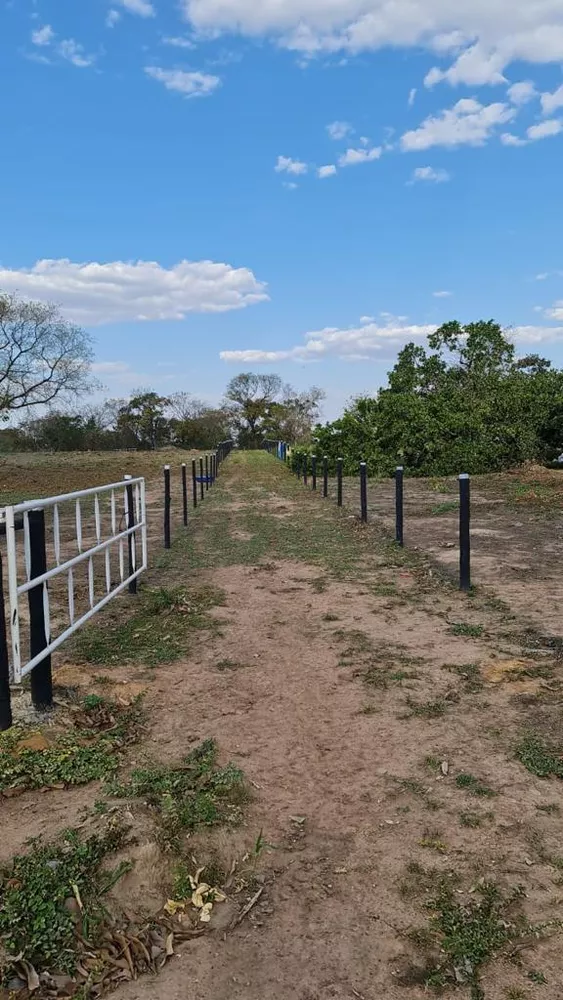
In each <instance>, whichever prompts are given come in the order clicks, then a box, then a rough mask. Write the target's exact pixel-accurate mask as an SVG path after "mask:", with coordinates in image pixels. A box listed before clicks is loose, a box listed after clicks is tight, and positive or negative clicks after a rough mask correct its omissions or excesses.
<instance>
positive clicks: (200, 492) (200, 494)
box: [199, 458, 204, 500]
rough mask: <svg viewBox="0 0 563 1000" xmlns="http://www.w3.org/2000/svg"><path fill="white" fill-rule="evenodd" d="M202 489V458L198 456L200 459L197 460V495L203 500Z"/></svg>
mask: <svg viewBox="0 0 563 1000" xmlns="http://www.w3.org/2000/svg"><path fill="white" fill-rule="evenodd" d="M203 491H204V485H203V458H200V460H199V497H200V500H203Z"/></svg>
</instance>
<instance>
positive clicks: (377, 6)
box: [181, 0, 563, 86]
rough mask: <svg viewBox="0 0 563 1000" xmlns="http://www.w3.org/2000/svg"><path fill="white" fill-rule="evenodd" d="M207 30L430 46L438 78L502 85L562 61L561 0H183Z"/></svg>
mask: <svg viewBox="0 0 563 1000" xmlns="http://www.w3.org/2000/svg"><path fill="white" fill-rule="evenodd" d="M181 6H182V7H183V10H184V13H185V17H186V19H187V20H188V21H190V22H191V24H192V26H193V27H194V28H195V29H196V30H199V31H204V32H209V31H212V32H226V33H228V32H237V33H240V34H244V35H247V36H251V37H256V36H269V37H271V38H274V39H275V40H276V41H278V42H279V43H281V44H282V45H285V46H287V47H288V48H290V49H294V50H297V51H299V52H301V53H304V54H306V55H307V56H314V55H316V54H322V53H327V52H328V53H335V52H338V51H345V52H348V53H352V54H354V53H357V52H361V51H365V50H376V49H381V48H384V47H402V48H419V47H421V46H422V47H425V48H426V49H428V50H430V51H433V52H435V53H437V54H439V55H440V56H443V57H452V58H453V63H452V64H451V65H450V66H447V65H446V66H445V67H438V66H437V67H435V73H434V74H433V77H432V83H433V84H435V83H437V82H439V81H440V80H445V81H447V82H449V83H451V84H455V83H466V84H469V85H471V86H474V85H481V84H485V83H499V82H501V81H502V80H503V79H504V72H505V70H506V67H507V66H509V65H510V64H511V63H514V62H517V61H519V62H528V63H538V64H546V63H560V62H561V61H562V60H563V4H562V3H561V0H544V2H536V3H532V2H530V0H489V2H487V3H476V2H475V0H458V2H457V3H455V4H452V3H444V0H394V2H393V3H390V2H389V0H262V2H261V3H256V0H181Z"/></svg>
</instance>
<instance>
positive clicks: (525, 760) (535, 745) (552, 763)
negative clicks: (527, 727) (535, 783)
mask: <svg viewBox="0 0 563 1000" xmlns="http://www.w3.org/2000/svg"><path fill="white" fill-rule="evenodd" d="M515 755H516V760H519V761H520V763H521V764H523V765H524V767H526V768H527V769H528V771H530V772H531V773H532V774H535V775H536V776H537V777H538V778H551V777H552V776H555V777H556V778H563V754H562V753H561V750H559V749H557V748H556V747H554V746H552V745H551V744H549V743H547V742H546V741H545V740H543V739H542V738H541V736H538V735H537V734H536V733H525V734H524V736H523V737H522V739H521V740H520V741H519V743H518V744H517V746H516V754H515Z"/></svg>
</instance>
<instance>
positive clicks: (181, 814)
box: [110, 739, 250, 850]
mask: <svg viewBox="0 0 563 1000" xmlns="http://www.w3.org/2000/svg"><path fill="white" fill-rule="evenodd" d="M217 754H218V748H217V744H216V743H215V741H214V740H211V739H208V740H205V741H204V742H203V743H201V744H200V746H198V747H196V748H195V750H192V751H191V753H189V754H188V755H187V756H186V757H183V758H182V760H181V761H180V762H179V763H178V764H170V765H159V764H154V765H148V766H147V767H144V768H137V769H135V770H134V771H133V772H132V773H131V776H130V778H129V781H128V782H127V783H125V784H121V785H120V784H115V785H113V786H112V787H111V789H110V791H111V794H113V795H115V796H117V797H119V798H127V799H141V800H142V801H143V802H145V803H146V804H147V805H148V806H149V808H150V809H151V810H153V811H154V812H155V814H156V817H157V820H158V823H159V826H160V833H161V840H162V841H163V843H164V845H165V846H166V847H167V848H172V849H174V850H179V849H180V848H181V846H182V840H183V838H184V837H185V834H186V833H189V832H191V831H193V830H195V829H196V828H197V827H200V826H217V825H219V824H224V823H228V824H233V823H237V822H239V821H240V819H241V817H242V806H243V805H244V804H245V802H247V801H248V799H249V797H250V795H249V791H248V789H247V787H246V785H245V782H244V776H243V773H242V771H241V770H239V768H238V767H235V765H234V764H227V765H225V767H219V766H218V765H217Z"/></svg>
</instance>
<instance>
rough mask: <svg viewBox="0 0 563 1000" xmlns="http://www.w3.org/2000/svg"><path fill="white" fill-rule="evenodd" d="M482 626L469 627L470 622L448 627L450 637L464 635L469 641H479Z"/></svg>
mask: <svg viewBox="0 0 563 1000" xmlns="http://www.w3.org/2000/svg"><path fill="white" fill-rule="evenodd" d="M484 630H485V629H484V626H483V625H471V623H470V622H454V624H453V625H450V627H449V629H448V632H449V633H450V635H464V636H467V638H469V639H480V638H481V636H482V635H483V632H484Z"/></svg>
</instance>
